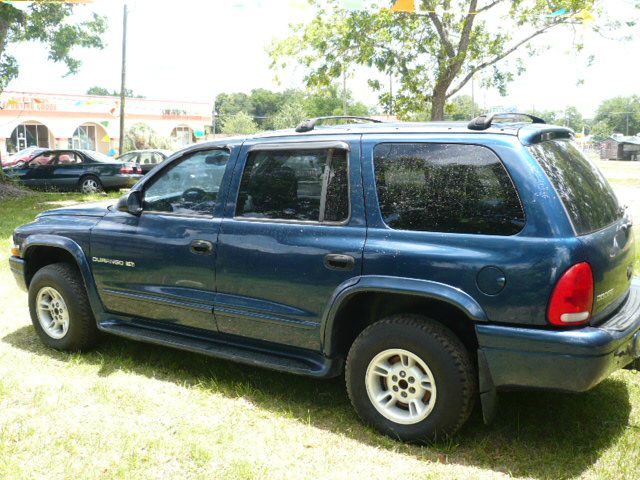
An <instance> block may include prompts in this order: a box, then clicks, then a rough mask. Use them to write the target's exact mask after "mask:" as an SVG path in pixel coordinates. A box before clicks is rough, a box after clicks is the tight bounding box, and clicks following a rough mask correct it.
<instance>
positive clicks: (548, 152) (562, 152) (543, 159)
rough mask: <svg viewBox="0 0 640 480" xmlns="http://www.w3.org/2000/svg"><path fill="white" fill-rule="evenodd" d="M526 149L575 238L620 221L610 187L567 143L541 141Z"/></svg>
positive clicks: (615, 200) (615, 199)
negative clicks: (555, 194) (555, 196)
mask: <svg viewBox="0 0 640 480" xmlns="http://www.w3.org/2000/svg"><path fill="white" fill-rule="evenodd" d="M529 150H530V151H531V153H532V154H533V156H534V157H535V158H536V159H537V160H538V163H540V166H541V167H542V168H543V169H544V171H545V172H546V174H547V176H548V177H549V179H550V180H551V183H553V186H554V187H555V189H556V192H558V195H559V196H560V198H561V199H562V203H564V206H565V208H566V209H567V212H568V213H569V217H570V218H571V221H572V222H573V226H574V228H575V229H576V233H577V234H578V235H584V234H586V233H590V232H594V231H596V230H600V229H601V228H603V227H606V226H607V225H610V224H611V223H613V222H615V221H616V220H618V219H620V218H621V216H622V210H621V209H620V206H619V205H618V200H617V198H616V196H615V194H614V193H613V190H612V189H611V186H610V185H609V183H607V181H606V180H605V178H604V177H603V176H602V173H600V170H598V167H596V166H595V165H594V164H593V163H591V162H590V161H589V160H588V159H587V158H585V156H584V155H582V153H580V151H579V150H578V149H577V148H576V147H575V146H574V145H573V144H572V143H571V142H569V141H566V140H565V141H563V140H555V141H551V142H544V143H540V144H537V145H533V146H531V147H529Z"/></svg>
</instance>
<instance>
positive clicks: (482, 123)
mask: <svg viewBox="0 0 640 480" xmlns="http://www.w3.org/2000/svg"><path fill="white" fill-rule="evenodd" d="M505 117H507V118H513V117H525V118H528V119H530V120H531V123H547V122H545V121H544V120H543V119H542V118H540V117H536V116H535V115H530V114H528V113H518V112H499V113H492V114H486V113H485V114H484V115H480V116H479V117H476V118H474V119H473V120H471V121H470V122H469V124H468V125H467V128H468V129H469V130H487V129H488V128H489V127H491V124H492V123H493V121H494V120H495V119H496V118H505Z"/></svg>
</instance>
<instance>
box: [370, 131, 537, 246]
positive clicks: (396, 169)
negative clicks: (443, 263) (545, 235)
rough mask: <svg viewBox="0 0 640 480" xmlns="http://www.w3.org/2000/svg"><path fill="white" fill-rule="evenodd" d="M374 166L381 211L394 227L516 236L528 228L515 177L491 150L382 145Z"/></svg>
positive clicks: (378, 149)
mask: <svg viewBox="0 0 640 480" xmlns="http://www.w3.org/2000/svg"><path fill="white" fill-rule="evenodd" d="M374 165H375V171H376V185H377V190H378V199H379V202H380V209H381V211H382V215H383V218H384V221H385V223H386V224H387V225H388V226H390V227H391V228H394V229H399V230H417V231H423V232H448V233H474V234H485V235H514V234H516V233H518V232H519V231H520V230H522V228H523V227H524V223H525V218H524V212H523V210H522V206H521V204H520V200H519V198H518V195H517V193H516V190H515V188H514V186H513V183H512V182H511V178H510V177H509V175H508V174H507V172H506V170H505V169H504V167H503V165H502V163H501V162H500V159H499V158H498V157H497V156H496V155H495V154H494V153H493V152H492V151H491V150H489V149H487V148H484V147H480V146H477V145H456V144H436V143H402V144H393V143H387V144H380V145H378V146H376V148H375V150H374Z"/></svg>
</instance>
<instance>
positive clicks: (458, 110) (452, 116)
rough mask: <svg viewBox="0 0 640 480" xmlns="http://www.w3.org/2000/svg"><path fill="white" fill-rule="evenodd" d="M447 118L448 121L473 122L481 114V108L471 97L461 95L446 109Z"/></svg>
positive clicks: (448, 104)
mask: <svg viewBox="0 0 640 480" xmlns="http://www.w3.org/2000/svg"><path fill="white" fill-rule="evenodd" d="M444 113H445V118H447V119H448V120H455V121H462V120H471V119H473V118H474V117H475V116H476V115H479V114H480V107H478V105H476V104H475V103H474V102H473V100H472V99H471V97H470V96H469V95H459V96H457V97H455V98H454V99H453V100H452V101H451V102H449V103H447V105H446V106H445V107H444Z"/></svg>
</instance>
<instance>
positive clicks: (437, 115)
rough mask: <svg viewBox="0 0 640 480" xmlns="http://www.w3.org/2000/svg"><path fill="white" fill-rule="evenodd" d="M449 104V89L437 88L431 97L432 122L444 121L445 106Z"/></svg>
mask: <svg viewBox="0 0 640 480" xmlns="http://www.w3.org/2000/svg"><path fill="white" fill-rule="evenodd" d="M446 103H447V89H446V88H442V87H436V88H434V89H433V94H432V95H431V120H432V121H435V122H438V121H442V120H444V106H445V104H446Z"/></svg>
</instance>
